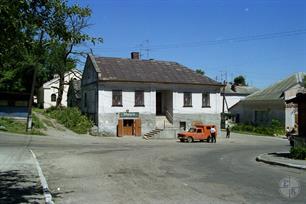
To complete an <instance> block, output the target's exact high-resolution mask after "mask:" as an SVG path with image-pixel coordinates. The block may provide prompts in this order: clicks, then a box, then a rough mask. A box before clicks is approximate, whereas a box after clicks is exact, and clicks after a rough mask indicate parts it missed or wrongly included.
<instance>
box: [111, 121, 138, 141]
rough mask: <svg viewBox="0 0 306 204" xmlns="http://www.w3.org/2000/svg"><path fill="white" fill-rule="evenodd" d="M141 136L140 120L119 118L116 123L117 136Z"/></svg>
mask: <svg viewBox="0 0 306 204" xmlns="http://www.w3.org/2000/svg"><path fill="white" fill-rule="evenodd" d="M125 135H126V136H132V135H134V136H141V120H140V118H137V119H119V120H118V125H117V136H119V137H121V136H125Z"/></svg>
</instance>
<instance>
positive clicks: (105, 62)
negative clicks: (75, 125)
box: [81, 52, 223, 136]
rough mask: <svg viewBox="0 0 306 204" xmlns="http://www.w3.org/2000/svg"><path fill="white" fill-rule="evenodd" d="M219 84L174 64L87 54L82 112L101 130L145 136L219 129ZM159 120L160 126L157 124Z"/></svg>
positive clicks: (135, 55)
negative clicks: (196, 125) (201, 126)
mask: <svg viewBox="0 0 306 204" xmlns="http://www.w3.org/2000/svg"><path fill="white" fill-rule="evenodd" d="M222 86H223V85H222V84H220V83H218V82H216V81H214V80H212V79H210V78H208V77H207V76H203V75H200V74H197V73H196V72H195V71H193V70H191V69H189V68H187V67H185V66H183V65H180V64H178V63H176V62H168V61H157V60H140V59H139V53H137V52H133V53H131V59H124V58H110V57H96V56H92V55H88V57H87V60H86V63H85V67H84V72H83V78H82V81H81V94H82V99H81V110H82V112H83V113H86V114H87V115H88V116H90V117H91V118H92V120H93V121H94V122H95V123H96V124H97V126H98V131H99V132H106V133H109V134H112V135H117V136H123V135H143V134H145V133H147V132H150V131H152V130H154V129H156V128H184V129H187V128H189V127H190V126H191V125H192V123H193V122H195V121H198V122H202V123H209V124H216V125H217V126H218V127H219V125H220V113H221V108H220V107H221V104H220V90H221V88H222ZM161 121H162V122H161Z"/></svg>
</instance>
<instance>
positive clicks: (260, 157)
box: [256, 152, 306, 170]
mask: <svg viewBox="0 0 306 204" xmlns="http://www.w3.org/2000/svg"><path fill="white" fill-rule="evenodd" d="M277 153H278V152H275V153H264V154H261V155H259V156H257V157H256V161H258V162H264V163H267V164H271V165H278V166H285V167H290V168H295V169H302V170H306V165H299V164H292V163H289V162H288V163H287V162H281V161H276V160H270V159H265V158H263V157H264V156H267V155H269V154H277Z"/></svg>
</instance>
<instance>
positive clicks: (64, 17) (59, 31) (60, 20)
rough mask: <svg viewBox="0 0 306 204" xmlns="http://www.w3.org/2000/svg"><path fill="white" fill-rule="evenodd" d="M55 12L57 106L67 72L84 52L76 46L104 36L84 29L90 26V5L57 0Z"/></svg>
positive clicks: (51, 32)
mask: <svg viewBox="0 0 306 204" xmlns="http://www.w3.org/2000/svg"><path fill="white" fill-rule="evenodd" d="M55 2H57V4H55V11H56V12H55V13H54V15H53V18H52V22H51V26H50V30H49V31H50V32H49V34H50V37H51V39H53V42H52V46H51V56H53V57H54V56H55V59H54V60H53V61H51V63H50V64H52V63H53V65H52V66H51V67H53V68H54V70H55V72H56V73H57V74H58V76H59V88H58V97H57V100H56V106H57V107H58V106H60V105H61V101H62V96H63V92H64V85H65V81H64V80H65V73H66V72H67V71H70V70H71V69H72V68H73V64H74V61H75V56H76V55H82V54H84V52H82V51H77V50H75V49H74V48H75V47H76V46H77V45H79V44H81V43H84V42H86V41H89V42H92V43H93V44H95V43H96V42H102V38H95V37H92V36H90V35H88V34H86V33H84V30H85V29H86V28H87V27H88V26H89V24H88V23H87V20H88V18H89V17H90V15H91V10H90V8H89V7H84V8H83V7H80V6H78V5H72V6H70V5H68V3H67V1H66V0H56V1H55Z"/></svg>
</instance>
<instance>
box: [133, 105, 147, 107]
mask: <svg viewBox="0 0 306 204" xmlns="http://www.w3.org/2000/svg"><path fill="white" fill-rule="evenodd" d="M134 107H145V105H135V106H134Z"/></svg>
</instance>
